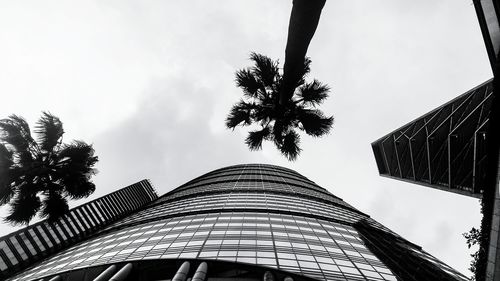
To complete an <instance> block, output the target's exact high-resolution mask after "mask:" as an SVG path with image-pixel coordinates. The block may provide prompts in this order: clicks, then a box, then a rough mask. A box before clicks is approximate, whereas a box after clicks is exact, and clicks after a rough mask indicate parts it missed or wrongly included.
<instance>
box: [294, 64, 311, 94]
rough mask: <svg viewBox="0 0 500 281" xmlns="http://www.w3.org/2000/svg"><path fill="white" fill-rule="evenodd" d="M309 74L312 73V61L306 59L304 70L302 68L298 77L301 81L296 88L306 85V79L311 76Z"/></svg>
mask: <svg viewBox="0 0 500 281" xmlns="http://www.w3.org/2000/svg"><path fill="white" fill-rule="evenodd" d="M309 72H311V59H310V58H308V57H305V58H304V63H303V65H302V68H300V69H299V72H298V73H297V77H298V78H299V80H298V81H297V85H296V86H295V87H298V86H300V85H302V84H304V83H305V81H306V77H307V75H308V74H309Z"/></svg>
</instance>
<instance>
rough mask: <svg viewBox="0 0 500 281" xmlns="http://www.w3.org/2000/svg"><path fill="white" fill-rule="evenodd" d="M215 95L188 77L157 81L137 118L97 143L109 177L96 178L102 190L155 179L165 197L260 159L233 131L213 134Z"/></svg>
mask: <svg viewBox="0 0 500 281" xmlns="http://www.w3.org/2000/svg"><path fill="white" fill-rule="evenodd" d="M211 91H212V90H211V89H209V88H207V87H205V86H199V87H198V86H196V85H195V84H194V83H192V82H191V80H190V79H189V78H188V77H186V78H184V79H176V78H174V79H166V80H157V81H154V82H153V83H152V84H151V86H150V87H149V89H148V90H147V91H146V92H145V93H144V95H143V99H142V101H141V102H140V105H139V106H138V109H137V111H136V113H135V114H134V115H132V116H130V117H129V118H127V119H126V120H124V121H123V122H122V123H121V124H119V125H118V126H116V127H114V128H113V129H110V130H108V131H106V132H104V133H102V134H101V135H99V136H97V138H96V139H95V143H94V146H95V149H96V151H97V153H98V154H99V157H100V162H99V165H98V169H99V170H100V171H101V173H102V174H103V175H105V176H103V177H100V176H97V177H96V183H98V186H101V187H106V186H110V185H113V186H117V187H120V186H124V185H127V184H130V183H132V182H134V181H138V180H140V179H143V178H150V179H151V180H152V181H153V183H154V184H155V185H156V187H157V188H158V190H159V192H160V193H161V194H162V193H164V192H166V191H167V190H169V189H171V188H173V187H176V186H178V185H180V184H182V183H183V182H184V181H187V180H190V179H192V178H194V177H196V176H198V175H200V174H201V173H204V172H208V171H210V170H211V169H216V168H219V167H221V166H225V165H231V164H237V163H245V162H257V161H259V160H261V159H262V156H260V155H259V153H250V152H249V151H248V150H247V148H246V147H245V146H244V144H243V143H242V142H240V141H239V140H235V137H237V136H231V135H230V134H231V132H229V131H223V132H213V131H212V129H211V127H210V122H211V121H210V120H211V118H212V116H214V114H216V113H215V111H214V108H215V104H216V103H214V102H213V100H214V98H215V95H216V94H214V93H213V92H211ZM117 106H119V104H117ZM220 123H221V124H222V123H223V120H220ZM103 191H104V190H103ZM108 192H109V190H105V191H104V193H108Z"/></svg>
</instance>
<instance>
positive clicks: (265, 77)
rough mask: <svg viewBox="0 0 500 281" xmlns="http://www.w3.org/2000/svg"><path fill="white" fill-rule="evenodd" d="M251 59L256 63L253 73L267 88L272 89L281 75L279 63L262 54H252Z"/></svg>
mask: <svg viewBox="0 0 500 281" xmlns="http://www.w3.org/2000/svg"><path fill="white" fill-rule="evenodd" d="M250 59H251V60H253V61H254V62H255V66H254V67H253V68H252V71H253V72H254V73H255V75H256V76H257V77H258V79H259V80H260V81H261V82H262V83H263V84H264V85H265V86H266V87H272V86H273V84H274V82H275V79H276V78H277V76H278V75H279V71H278V62H277V61H273V60H272V59H270V58H269V57H266V56H264V55H261V54H257V53H251V54H250Z"/></svg>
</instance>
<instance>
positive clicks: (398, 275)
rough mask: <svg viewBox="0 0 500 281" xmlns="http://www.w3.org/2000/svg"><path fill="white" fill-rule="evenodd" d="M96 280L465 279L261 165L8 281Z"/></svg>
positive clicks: (139, 215) (296, 178)
mask: <svg viewBox="0 0 500 281" xmlns="http://www.w3.org/2000/svg"><path fill="white" fill-rule="evenodd" d="M98 275H101V277H99V278H101V279H99V280H109V279H110V278H111V277H112V276H113V275H114V276H115V278H116V280H169V279H172V280H186V278H192V280H198V281H202V280H219V281H220V280H287V281H289V280H296V281H297V280H313V279H314V280H419V281H422V280H467V279H466V278H465V277H464V276H463V275H461V274H460V273H458V272H456V271H455V270H453V269H452V268H450V267H449V266H447V265H445V264H443V263H442V262H440V261H439V260H437V259H436V258H434V257H433V256H431V255H429V254H428V253H426V252H424V251H423V250H422V249H421V248H420V247H418V246H416V245H414V244H412V243H410V242H408V241H406V240H404V239H403V238H401V237H400V236H398V235H397V234H395V233H393V232H391V231H390V230H389V229H387V228H385V227H384V226H382V225H381V224H379V223H377V222H376V221H374V220H373V219H371V218H370V217H369V216H368V215H366V214H364V213H362V212H360V211H358V210H357V209H355V208H354V207H352V206H350V205H349V204H347V203H346V202H344V201H343V200H342V199H340V198H338V197H336V196H334V195H332V194H331V193H329V192H328V191H327V190H325V189H324V188H321V187H320V186H318V185H316V184H315V183H314V182H312V181H310V180H308V179H307V178H305V177H304V176H302V175H300V174H298V173H296V172H294V171H292V170H289V169H285V168H282V167H278V166H272V165H260V164H254V165H237V166H231V167H226V168H222V169H219V170H215V171H212V172H210V173H207V174H205V175H203V176H201V177H198V178H196V179H194V180H191V181H189V182H188V183H186V184H184V185H182V186H180V187H178V188H176V189H175V190H173V191H171V192H169V193H167V194H165V195H163V196H161V197H160V198H158V199H157V200H155V201H153V202H151V203H149V204H148V205H147V206H146V207H144V208H142V210H139V211H138V212H135V213H134V214H132V215H129V216H127V217H125V218H123V219H121V220H119V221H117V222H115V223H113V224H111V225H109V226H108V227H106V228H105V229H103V230H101V231H100V232H99V233H98V234H94V235H92V236H91V237H88V239H86V241H84V242H81V243H79V244H76V245H74V246H70V247H68V248H67V249H66V250H63V251H61V252H59V253H58V254H56V255H53V256H52V257H49V258H47V259H46V260H44V261H42V262H40V263H38V264H36V265H34V266H33V267H32V268H30V269H29V270H26V271H25V272H23V273H20V274H18V275H17V276H15V277H13V278H12V279H11V280H39V279H40V278H45V279H44V280H52V279H51V278H56V279H58V280H94V278H96V277H97V276H98ZM57 276H59V277H57ZM104 276H105V277H104ZM120 276H121V277H124V278H128V279H119V278H121V277H120ZM125 276H127V277H125ZM56 279H54V280H56ZM113 280H115V279H113Z"/></svg>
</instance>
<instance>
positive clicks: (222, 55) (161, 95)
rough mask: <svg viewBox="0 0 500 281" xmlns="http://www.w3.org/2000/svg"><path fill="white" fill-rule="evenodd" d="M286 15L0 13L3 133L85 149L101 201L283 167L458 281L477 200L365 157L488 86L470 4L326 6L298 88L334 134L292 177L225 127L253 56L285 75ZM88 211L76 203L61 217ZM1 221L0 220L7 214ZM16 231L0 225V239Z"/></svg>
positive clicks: (214, 8)
mask: <svg viewBox="0 0 500 281" xmlns="http://www.w3.org/2000/svg"><path fill="white" fill-rule="evenodd" d="M291 6H292V1H291V0H275V1H268V0H253V1H249V0H246V1H243V0H219V1H203V0H185V1H154V0H149V1H126V0H116V1H110V0H99V1H0V42H2V44H0V97H1V99H0V100H1V102H0V118H5V117H7V116H8V115H10V114H17V115H21V116H24V117H25V118H26V119H27V120H28V122H29V123H30V124H33V123H34V122H36V120H37V119H38V118H39V116H40V114H41V112H42V111H50V112H51V113H53V114H54V115H56V116H58V117H60V118H61V120H62V121H63V123H64V128H65V131H66V134H65V135H64V140H65V141H67V142H69V141H71V140H73V139H79V140H84V141H86V142H88V143H92V144H93V146H94V148H95V150H96V154H97V155H98V156H99V160H100V161H99V163H98V164H97V169H98V170H99V173H98V174H97V175H96V176H95V177H94V178H93V181H94V183H95V184H96V185H97V191H96V192H95V193H94V194H93V195H92V196H91V197H89V198H88V199H87V200H91V199H94V198H97V197H99V196H102V195H105V194H107V193H109V192H111V191H114V190H116V189H119V188H121V187H124V186H126V185H129V184H132V183H134V182H136V181H139V180H141V179H145V178H147V179H150V180H151V181H152V183H153V184H154V186H155V187H156V189H157V191H158V193H159V194H164V193H165V192H168V191H170V190H172V189H174V188H175V187H177V186H179V185H181V184H183V183H185V182H187V181H188V180H190V179H192V178H194V177H196V176H199V175H201V174H203V173H205V172H209V171H211V170H213V169H217V168H220V167H223V166H227V165H234V164H241V163H270V164H275V165H280V166H284V167H288V168H291V169H293V170H296V171H297V172H299V173H301V174H303V175H304V176H306V177H308V178H309V179H311V180H313V181H315V182H316V183H317V184H319V185H320V186H323V187H325V188H327V189H328V190H329V191H331V192H332V193H333V194H335V195H337V196H339V197H341V198H343V199H344V200H345V201H347V202H349V203H350V204H352V205H353V206H355V207H356V208H358V209H359V210H361V211H363V212H365V213H367V214H369V215H370V216H371V217H372V218H374V219H375V220H377V221H379V222H381V223H382V224H384V225H385V226H387V227H389V228H391V229H392V230H393V231H395V232H397V233H398V234H400V235H402V236H403V237H405V238H406V239H408V240H409V241H411V242H413V243H416V244H418V245H420V246H422V247H423V249H424V250H426V251H427V252H429V253H431V254H432V255H434V256H436V257H437V258H439V259H441V260H443V261H444V262H446V263H447V264H449V265H450V266H452V267H454V268H456V269H457V270H459V271H460V272H462V273H464V274H466V275H467V276H471V273H470V272H469V271H468V267H469V263H470V260H471V258H470V256H469V255H470V253H472V252H473V250H474V249H473V250H469V249H467V246H466V244H465V239H464V238H463V237H462V233H464V232H466V231H468V230H469V229H470V228H471V227H473V226H474V227H479V225H480V219H481V216H480V213H479V201H478V200H477V199H474V198H469V197H465V196H461V195H456V194H452V193H446V192H443V191H439V190H433V189H430V188H426V187H423V186H417V185H413V184H409V183H404V182H400V181H396V180H392V179H387V178H383V177H380V176H379V175H378V171H377V168H376V164H375V160H374V157H373V153H372V151H371V146H370V143H371V142H373V141H374V140H376V139H378V138H380V137H381V136H383V135H385V134H387V133H389V132H391V131H393V130H394V129H396V128H399V127H400V126H402V125H403V124H406V123H408V122H409V121H411V120H413V119H415V118H417V117H419V116H421V115H423V114H424V113H426V112H428V111H430V110H432V109H433V108H435V107H437V106H439V105H441V104H443V103H445V102H447V101H448V100H451V99H452V98H454V97H456V96H458V95H459V94H462V93H464V92H466V91H467V90H469V89H471V88H473V87H475V86H476V85H478V84H480V83H482V82H484V81H486V80H488V79H489V78H491V77H492V73H491V70H490V67H489V62H488V58H487V54H486V50H485V48H484V43H483V41H482V37H481V33H480V29H479V24H478V22H477V18H476V15H475V11H474V6H473V4H472V1H471V0H468V1H463V0H458V1H457V0H421V1H413V0H370V1H367V0H364V1H363V0H336V1H332V0H330V1H327V3H326V5H325V7H324V9H323V13H322V16H321V20H320V24H319V27H318V29H317V31H316V34H315V36H314V38H313V40H312V42H311V45H310V47H309V51H308V56H309V57H311V59H312V65H311V74H310V78H311V79H312V78H316V79H318V80H319V81H322V82H324V83H327V84H328V85H330V87H331V88H332V91H331V95H330V98H329V99H328V100H327V101H326V102H325V103H324V104H323V105H322V107H321V109H322V110H323V111H324V112H325V113H326V114H327V115H334V117H335V124H334V127H333V130H332V132H331V133H330V135H328V136H326V137H323V138H319V139H318V138H312V137H309V136H305V135H304V136H302V139H301V140H302V142H301V147H302V149H303V152H302V153H301V155H300V156H299V158H298V160H297V161H295V162H288V161H287V160H286V159H285V158H284V157H282V156H281V155H280V154H279V152H277V151H276V150H275V148H274V146H273V145H271V144H268V145H264V148H263V150H262V151H259V152H251V151H249V150H248V149H247V147H246V145H245V144H244V139H245V136H246V132H247V131H246V130H247V129H236V130H234V131H230V130H227V129H225V127H224V119H225V117H226V115H227V113H228V112H229V109H230V107H231V105H232V104H234V103H235V102H237V101H238V100H239V99H240V98H241V96H242V92H241V91H240V90H239V89H238V88H236V86H235V82H234V78H235V76H234V74H235V71H236V70H238V69H241V68H245V67H248V66H250V65H251V62H250V61H249V59H248V57H249V54H250V52H253V51H254V52H258V53H262V54H265V55H267V56H269V57H271V58H274V59H279V60H280V62H283V61H284V48H285V42H286V33H287V26H288V20H289V15H290V11H291ZM87 200H80V201H77V202H73V203H72V206H75V205H78V204H81V203H83V202H85V201H87ZM5 213H6V208H5V207H3V208H0V215H5ZM13 230H15V228H13V227H11V226H9V225H7V224H0V235H5V234H7V233H9V232H11V231H13Z"/></svg>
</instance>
